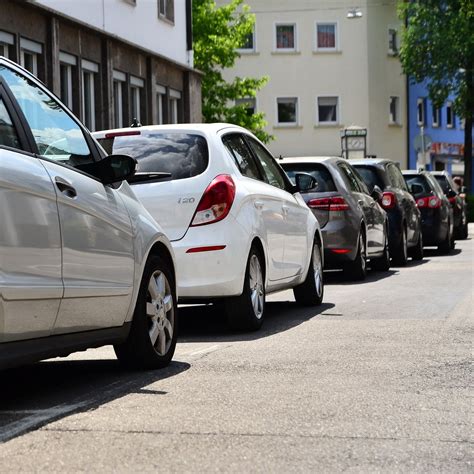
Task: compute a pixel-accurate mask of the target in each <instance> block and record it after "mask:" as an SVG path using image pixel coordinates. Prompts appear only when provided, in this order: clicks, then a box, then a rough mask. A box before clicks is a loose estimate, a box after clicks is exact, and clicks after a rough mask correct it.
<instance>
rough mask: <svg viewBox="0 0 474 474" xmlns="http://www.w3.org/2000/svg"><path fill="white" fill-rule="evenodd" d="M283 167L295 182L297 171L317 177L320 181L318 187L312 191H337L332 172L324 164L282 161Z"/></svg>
mask: <svg viewBox="0 0 474 474" xmlns="http://www.w3.org/2000/svg"><path fill="white" fill-rule="evenodd" d="M282 167H283V169H284V170H285V171H286V174H287V175H288V177H289V178H290V180H291V181H292V183H293V184H295V174H296V173H308V174H310V175H311V176H313V178H315V179H316V181H317V182H318V184H317V186H316V188H314V189H313V190H311V191H312V192H318V193H326V192H331V191H337V188H336V185H335V184H334V180H333V179H332V176H331V173H330V172H329V170H328V169H327V168H326V167H325V166H324V165H320V164H313V163H311V164H310V163H306V164H304V163H296V164H288V163H286V164H285V163H282Z"/></svg>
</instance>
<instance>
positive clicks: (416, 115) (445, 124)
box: [408, 83, 464, 176]
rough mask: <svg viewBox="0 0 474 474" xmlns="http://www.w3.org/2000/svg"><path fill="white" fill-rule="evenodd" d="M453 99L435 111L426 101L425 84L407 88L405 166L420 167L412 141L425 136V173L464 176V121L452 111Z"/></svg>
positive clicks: (426, 91) (427, 99)
mask: <svg viewBox="0 0 474 474" xmlns="http://www.w3.org/2000/svg"><path fill="white" fill-rule="evenodd" d="M453 102H454V97H450V98H448V100H447V101H446V102H445V104H444V105H443V107H441V108H440V109H436V108H435V107H433V104H432V103H431V101H430V99H429V98H428V89H427V87H426V83H417V84H410V85H409V86H408V114H409V130H408V166H409V168H411V169H416V168H418V167H419V166H420V164H421V163H420V162H419V161H418V159H419V155H418V153H417V152H416V150H415V138H416V137H417V135H420V132H421V127H422V126H423V127H424V134H425V136H428V137H429V138H431V141H432V144H431V148H430V150H429V151H428V152H427V153H426V158H425V165H426V169H427V170H431V171H434V170H437V171H439V170H446V171H448V172H449V173H451V174H453V175H461V176H462V175H463V174H464V161H463V150H464V128H463V121H462V120H461V119H460V118H459V117H457V116H456V114H455V113H454V107H453Z"/></svg>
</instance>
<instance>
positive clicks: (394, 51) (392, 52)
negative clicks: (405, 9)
mask: <svg viewBox="0 0 474 474" xmlns="http://www.w3.org/2000/svg"><path fill="white" fill-rule="evenodd" d="M392 33H394V34H395V38H394V41H395V49H393V48H391V47H390V43H391V42H392ZM387 34H388V54H389V55H390V56H397V55H398V30H397V29H396V28H393V27H391V28H389V29H388V32H387Z"/></svg>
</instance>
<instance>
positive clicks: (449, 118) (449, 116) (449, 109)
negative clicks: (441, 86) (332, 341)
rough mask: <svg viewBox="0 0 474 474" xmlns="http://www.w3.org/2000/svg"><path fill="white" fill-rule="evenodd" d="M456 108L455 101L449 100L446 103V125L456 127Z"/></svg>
mask: <svg viewBox="0 0 474 474" xmlns="http://www.w3.org/2000/svg"><path fill="white" fill-rule="evenodd" d="M454 121H455V119H454V109H453V103H452V102H447V103H446V127H447V128H454Z"/></svg>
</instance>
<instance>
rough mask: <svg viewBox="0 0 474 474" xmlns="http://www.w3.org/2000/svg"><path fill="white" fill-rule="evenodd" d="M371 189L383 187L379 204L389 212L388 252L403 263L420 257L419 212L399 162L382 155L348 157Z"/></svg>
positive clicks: (401, 264) (395, 259) (397, 261)
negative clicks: (368, 157)
mask: <svg viewBox="0 0 474 474" xmlns="http://www.w3.org/2000/svg"><path fill="white" fill-rule="evenodd" d="M350 163H351V165H352V166H353V167H354V168H355V169H356V170H357V171H358V172H359V174H360V175H361V176H362V179H363V180H364V182H365V184H366V185H367V187H368V188H369V191H370V192H372V191H373V190H374V188H375V187H376V186H378V187H379V189H380V190H381V191H382V200H381V201H380V204H381V206H382V207H383V208H384V209H385V211H386V212H387V215H388V222H389V233H388V241H389V244H390V256H391V257H392V261H393V263H394V264H396V265H400V266H404V265H406V263H407V259H408V257H409V256H410V257H412V258H413V259H414V260H422V259H423V236H422V232H421V214H420V211H419V209H418V208H417V206H416V202H415V199H414V198H413V196H412V195H411V194H410V192H409V190H408V187H407V185H406V183H405V180H404V179H403V175H402V173H401V171H400V169H399V168H398V165H397V164H396V163H395V162H393V161H391V160H385V159H379V158H377V159H364V160H351V162H350Z"/></svg>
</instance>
